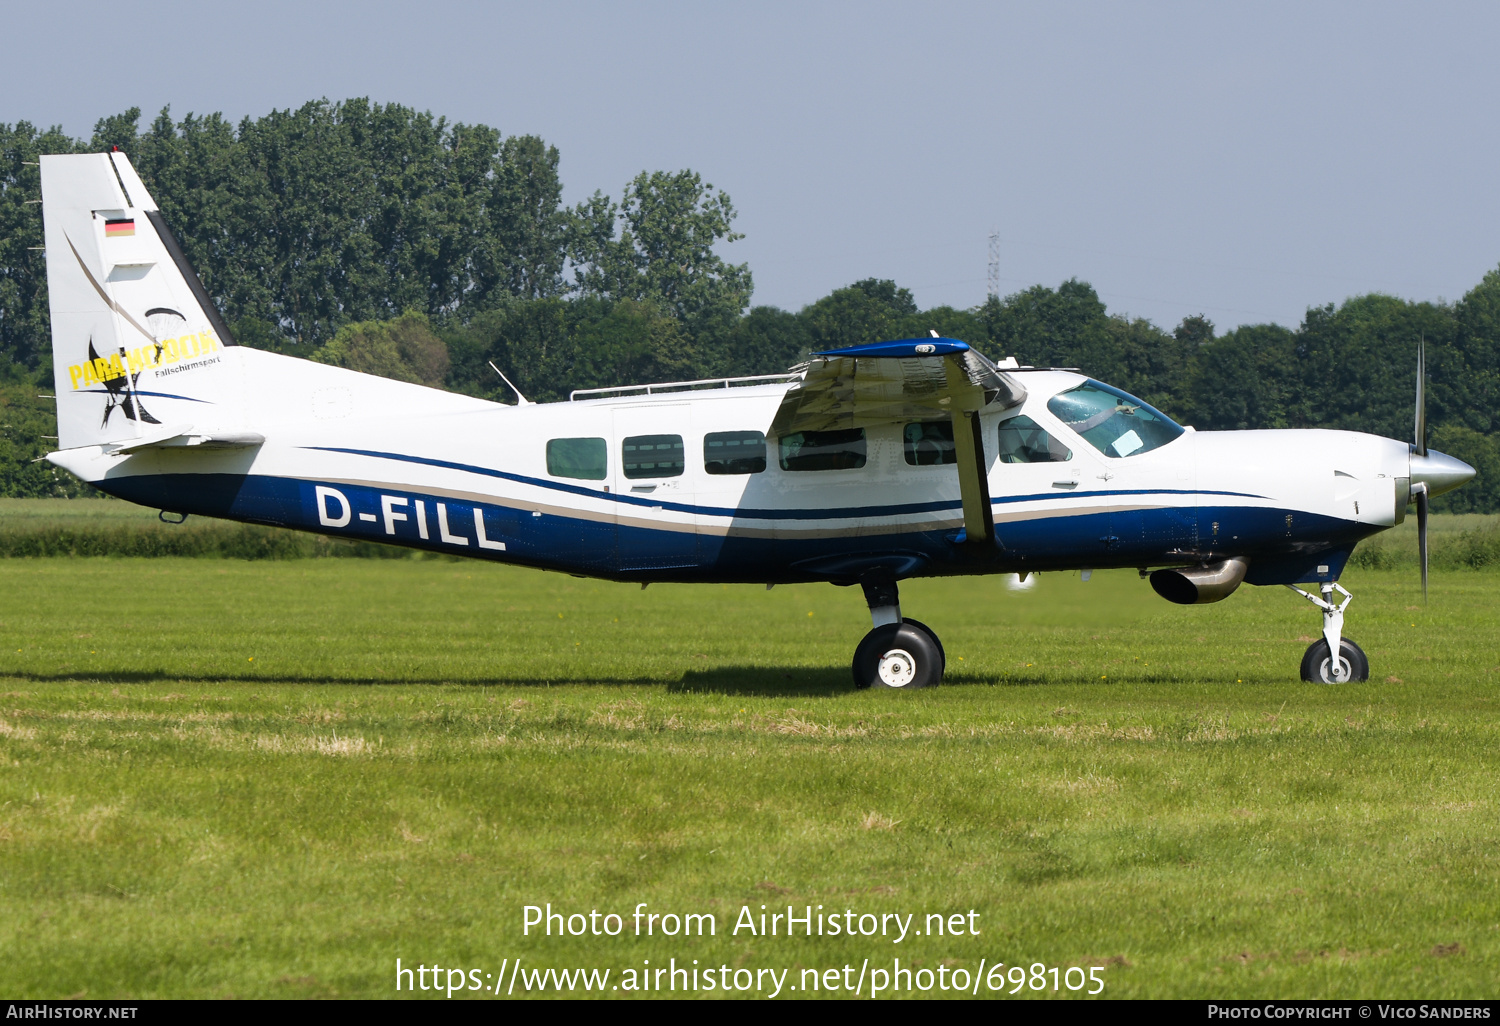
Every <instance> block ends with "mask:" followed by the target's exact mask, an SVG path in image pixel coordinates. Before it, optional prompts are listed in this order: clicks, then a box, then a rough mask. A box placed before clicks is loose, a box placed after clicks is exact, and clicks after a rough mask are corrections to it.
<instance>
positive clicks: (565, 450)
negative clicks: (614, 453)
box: [547, 438, 609, 481]
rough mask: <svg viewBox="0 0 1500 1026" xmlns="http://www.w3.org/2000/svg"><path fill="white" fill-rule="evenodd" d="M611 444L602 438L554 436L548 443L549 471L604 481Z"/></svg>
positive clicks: (566, 475) (554, 475) (586, 479)
mask: <svg viewBox="0 0 1500 1026" xmlns="http://www.w3.org/2000/svg"><path fill="white" fill-rule="evenodd" d="M608 460H609V446H608V444H607V443H606V442H605V441H604V439H602V438H554V439H552V440H551V441H549V442H548V443H547V473H549V474H551V475H552V476H553V477H574V478H577V479H579V480H580V481H603V480H604V474H605V471H606V470H607V469H608V468H607V463H608Z"/></svg>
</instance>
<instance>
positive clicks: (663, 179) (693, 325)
mask: <svg viewBox="0 0 1500 1026" xmlns="http://www.w3.org/2000/svg"><path fill="white" fill-rule="evenodd" d="M734 218H735V211H734V204H733V203H731V202H730V199H729V195H728V194H727V193H725V192H723V191H721V190H717V189H715V188H714V187H713V185H712V184H709V183H706V182H704V181H703V179H702V177H701V176H699V175H698V174H697V173H696V172H694V171H679V172H677V173H676V174H670V173H668V172H665V171H655V172H646V171H642V172H641V173H640V174H639V175H637V176H636V177H635V178H634V179H633V180H632V181H631V182H630V184H628V185H627V186H626V187H625V193H624V198H623V199H622V200H621V202H620V203H619V204H618V205H616V204H615V203H613V202H611V201H610V200H609V198H608V197H606V196H603V195H601V194H599V193H595V194H594V196H593V197H592V198H590V199H589V200H587V201H586V202H584V203H581V204H579V205H578V207H577V208H576V209H575V210H574V213H573V229H572V244H571V256H572V259H573V261H574V263H575V265H576V267H575V270H574V275H575V282H576V285H577V287H578V289H579V290H580V291H581V292H583V293H584V294H586V295H593V296H599V297H603V298H605V299H610V300H625V299H628V300H635V301H640V302H645V303H650V304H652V305H654V306H656V307H658V308H661V309H664V310H667V311H670V312H671V313H672V315H674V316H675V317H676V318H677V320H678V321H679V322H681V324H682V325H683V326H684V327H685V328H686V329H687V331H688V332H689V333H691V334H692V335H693V336H694V337H695V338H698V339H700V340H703V341H705V342H717V341H720V340H722V339H723V338H724V337H725V336H726V335H727V334H728V333H729V331H730V330H731V329H732V328H733V327H734V324H735V322H736V321H737V320H738V319H739V317H740V315H741V313H742V312H743V311H744V309H745V307H746V306H747V305H748V304H749V302H750V293H751V291H752V290H753V284H752V281H751V276H750V268H749V267H748V266H747V265H745V264H730V263H727V262H726V261H725V260H724V258H723V257H721V256H720V255H719V254H718V253H717V252H715V246H716V244H717V243H719V242H720V241H724V242H734V241H735V240H737V239H741V238H744V236H743V235H741V234H739V233H738V232H734V231H731V230H730V225H731V224H732V223H733V222H734ZM616 228H618V229H619V233H618V235H616Z"/></svg>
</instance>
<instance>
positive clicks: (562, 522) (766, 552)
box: [98, 474, 1378, 584]
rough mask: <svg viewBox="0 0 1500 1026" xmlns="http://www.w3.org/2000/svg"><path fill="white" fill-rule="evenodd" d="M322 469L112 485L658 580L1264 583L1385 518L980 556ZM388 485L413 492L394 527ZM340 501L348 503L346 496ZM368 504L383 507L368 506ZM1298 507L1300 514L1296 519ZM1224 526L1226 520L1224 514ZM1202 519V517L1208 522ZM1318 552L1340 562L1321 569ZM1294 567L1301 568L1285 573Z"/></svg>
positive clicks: (1045, 526) (1137, 516) (1053, 520)
mask: <svg viewBox="0 0 1500 1026" xmlns="http://www.w3.org/2000/svg"><path fill="white" fill-rule="evenodd" d="M317 486H318V482H315V481H304V480H299V479H290V478H277V477H266V476H255V475H252V476H238V475H229V474H171V475H152V476H128V477H113V478H107V479H105V480H104V481H102V482H99V485H98V487H100V488H101V489H102V490H104V491H107V492H109V493H110V494H113V495H116V496H119V497H120V498H123V499H127V500H129V501H131V502H136V503H139V504H141V505H144V506H150V507H156V508H162V509H168V510H172V511H177V512H184V513H196V514H199V515H202V516H213V517H223V518H226V519H231V520H242V521H250V522H259V523H267V524H275V525H280V526H285V527H290V528H295V529H299V530H304V531H313V532H317V533H322V534H328V535H332V536H334V537H347V538H352V539H358V540H366V541H378V542H387V543H391V544H397V545H405V546H410V547H414V548H422V549H426V550H429V551H434V552H447V553H451V554H455V555H468V556H475V557H479V558H487V559H495V560H501V561H505V562H514V563H520V564H524V565H529V566H537V567H543V568H546V569H553V570H561V571H566V572H573V573H586V574H594V575H599V576H619V577H629V578H631V579H650V580H713V581H738V580H744V581H777V582H779V581H796V580H807V579H810V578H813V579H820V578H822V577H825V576H827V574H821V573H810V572H803V571H799V570H797V569H796V566H795V564H797V563H800V562H805V561H813V560H816V561H817V563H816V565H818V566H827V565H831V562H830V561H836V560H837V558H838V557H841V556H845V555H847V556H850V557H859V556H863V555H868V556H871V557H872V558H873V557H878V556H881V555H883V554H889V553H901V554H903V555H905V556H909V557H911V565H913V566H915V567H918V568H919V569H916V570H915V571H914V572H913V573H912V576H935V575H950V574H973V573H994V572H999V571H1003V570H1007V569H1010V570H1057V569H1071V568H1089V567H1108V566H1138V565H1150V566H1162V565H1170V564H1172V563H1174V562H1191V561H1193V560H1191V559H1188V558H1185V557H1184V556H1183V555H1182V553H1184V552H1194V551H1204V552H1207V551H1212V552H1215V553H1218V554H1220V555H1231V554H1232V555H1240V556H1246V557H1249V558H1250V561H1251V574H1250V580H1251V582H1252V583H1256V584H1272V583H1291V582H1292V581H1293V580H1301V581H1307V580H1324V579H1333V578H1337V576H1338V574H1339V573H1340V572H1341V571H1342V568H1343V563H1344V560H1346V559H1347V557H1348V554H1349V550H1350V549H1352V547H1353V545H1354V542H1356V541H1357V540H1358V539H1359V538H1361V537H1364V536H1365V535H1368V534H1372V533H1374V532H1375V531H1376V530H1378V528H1373V527H1371V526H1369V525H1365V524H1357V523H1352V522H1350V521H1344V520H1339V519H1336V518H1332V517H1323V516H1318V515H1315V514H1310V513H1302V512H1296V511H1293V512H1290V513H1289V512H1288V511H1286V510H1281V509H1266V508H1263V507H1247V506H1213V507H1205V508H1203V509H1201V510H1200V509H1197V508H1194V507H1185V508H1164V509H1162V508H1158V509H1145V510H1131V511H1126V512H1123V513H1115V512H1110V513H1091V514H1082V515H1074V516H1068V515H1056V516H1047V515H1044V514H1039V515H1038V516H1037V517H1035V518H1034V519H1029V520H1015V521H1008V522H1004V523H1001V524H998V525H997V528H996V530H997V534H998V540H999V543H1000V546H1001V548H1000V549H999V550H998V551H996V550H988V549H983V550H981V553H980V554H979V555H978V556H976V555H975V553H974V551H973V549H971V548H970V547H969V546H965V545H962V544H956V543H955V542H954V540H953V538H954V534H955V532H953V531H951V530H947V529H941V530H918V529H913V530H909V531H902V532H896V533H890V534H880V535H863V536H852V535H849V534H846V533H841V532H840V531H839V530H838V529H830V530H828V531H827V532H826V533H822V534H819V535H818V536H816V537H812V538H774V537H773V538H767V537H763V536H746V535H733V534H731V535H729V536H727V537H726V536H723V535H711V534H694V533H692V532H687V531H668V530H658V529H653V528H650V527H638V526H634V525H624V524H621V525H616V524H615V523H614V522H612V521H592V520H586V519H583V518H580V517H570V516H563V515H555V514H551V513H546V514H540V515H538V514H536V513H534V512H533V511H530V510H524V509H515V508H512V507H508V506H501V505H498V504H486V503H473V502H469V501H464V500H456V499H451V498H447V497H445V496H433V495H427V494H424V493H422V492H420V491H414V490H410V489H377V488H371V487H367V486H364V485H350V484H339V485H336V486H325V487H334V488H335V489H336V490H337V491H338V492H339V493H340V494H342V495H343V496H345V498H346V499H347V501H348V503H349V506H350V514H351V516H350V521H349V524H348V525H347V526H346V527H339V528H330V527H325V526H323V524H322V523H321V522H320V519H319V516H318V510H317V502H316V498H315V491H314V489H315V488H316V487H317ZM381 496H393V497H395V498H398V499H405V500H407V501H406V505H404V506H399V507H398V512H400V513H402V514H405V516H406V517H407V519H405V520H396V521H394V522H393V523H392V524H391V530H390V531H389V532H387V530H386V522H385V517H384V513H383V510H382V508H381V501H380V500H381ZM417 500H421V501H422V502H423V503H424V507H425V516H426V525H427V534H428V537H427V539H425V540H424V539H422V538H421V537H420V535H419V530H418V524H417V520H416V517H417V516H418V513H417V510H416V501H417ZM440 504H441V505H442V506H443V508H444V509H445V511H446V513H447V520H448V526H449V530H450V532H451V534H452V536H453V537H454V538H462V539H464V540H466V541H467V544H458V543H457V542H446V543H445V542H443V541H442V539H441V537H440V531H439V522H438V512H437V508H438V506H439V505H440ZM476 508H477V509H479V510H480V515H481V516H482V517H483V522H484V526H485V533H486V535H487V536H488V537H489V538H490V539H491V540H494V541H500V542H504V544H505V546H506V548H505V551H504V552H499V551H495V550H482V549H480V548H479V546H478V537H477V534H476V531H475V524H474V510H475V509H476ZM327 512H329V513H331V514H337V513H339V512H340V511H339V509H338V508H337V504H336V503H334V504H331V505H330V506H329V507H328V509H327ZM361 514H363V515H365V516H368V517H372V518H373V519H362V518H361ZM1288 517H1290V518H1291V523H1290V524H1289V523H1288ZM1213 524H1217V525H1218V533H1217V535H1215V534H1214V533H1213V528H1212V527H1211V526H1210V525H1213ZM1200 525H1201V527H1200ZM1318 565H1327V566H1329V568H1330V569H1329V570H1328V571H1324V572H1323V573H1321V574H1319V573H1317V572H1316V570H1315V568H1316V566H1318ZM1283 578H1288V579H1287V580H1283Z"/></svg>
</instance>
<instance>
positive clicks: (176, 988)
mask: <svg viewBox="0 0 1500 1026" xmlns="http://www.w3.org/2000/svg"><path fill="white" fill-rule="evenodd" d="M1345 583H1346V584H1347V585H1348V586H1349V587H1350V588H1351V589H1352V590H1353V591H1354V593H1355V601H1354V603H1353V605H1351V607H1350V609H1349V622H1348V626H1347V630H1348V633H1349V635H1350V636H1351V637H1353V638H1354V639H1356V640H1357V641H1359V642H1360V643H1361V644H1362V645H1363V647H1364V648H1365V649H1366V651H1367V652H1368V653H1369V655H1370V660H1371V664H1372V680H1371V682H1369V683H1367V684H1361V685H1349V686H1343V687H1317V686H1313V685H1307V684H1302V683H1300V682H1298V681H1297V680H1296V679H1295V678H1296V670H1297V663H1298V659H1299V658H1300V656H1301V654H1302V651H1303V649H1304V648H1305V647H1306V645H1307V644H1308V642H1309V641H1310V640H1311V638H1312V637H1313V636H1314V634H1315V632H1316V630H1317V625H1318V621H1317V616H1316V612H1315V610H1313V609H1312V608H1311V607H1309V606H1307V605H1306V603H1303V602H1301V601H1300V600H1297V599H1295V597H1294V596H1291V595H1290V594H1288V593H1286V592H1285V591H1284V590H1283V589H1256V588H1243V589H1241V590H1240V592H1239V593H1237V594H1236V595H1234V596H1233V597H1232V598H1230V599H1229V600H1227V601H1225V602H1223V603H1220V604H1218V605H1213V606H1204V607H1192V608H1178V607H1172V606H1168V605H1167V604H1166V603H1164V602H1162V601H1161V600H1159V599H1157V598H1156V597H1155V596H1154V595H1153V594H1151V593H1150V590H1149V588H1148V586H1147V585H1146V584H1145V583H1143V582H1141V581H1138V580H1136V578H1135V575H1134V574H1113V573H1109V574H1105V573H1100V574H1096V575H1095V576H1094V578H1093V580H1092V581H1090V582H1088V583H1083V582H1081V581H1080V580H1079V579H1078V578H1077V577H1076V576H1069V575H1061V574H1059V575H1044V576H1043V577H1042V578H1041V580H1040V583H1039V584H1038V585H1037V586H1036V587H1035V588H1033V589H1030V590H1027V591H1011V590H1008V589H1007V588H1006V587H1005V585H1004V583H1003V582H1002V581H1001V580H998V579H980V580H966V581H929V582H909V583H908V584H907V585H906V586H904V588H903V604H904V606H905V608H906V610H907V612H908V613H909V615H914V616H917V617H919V618H921V619H922V620H924V621H926V622H927V623H929V624H931V625H933V626H934V627H935V628H937V629H938V630H939V632H940V633H941V634H942V636H943V639H944V642H945V644H946V647H947V651H948V658H949V672H948V679H947V682H946V683H945V684H944V686H943V687H941V688H938V689H936V690H933V691H929V692H918V693H912V694H875V693H868V692H858V693H857V692H853V691H852V690H850V687H849V681H848V676H849V673H848V668H847V667H848V660H849V655H850V652H851V650H852V648H853V645H854V644H855V642H856V641H857V640H858V639H859V637H860V635H861V634H862V632H863V631H864V630H865V628H866V627H867V625H868V621H867V618H866V615H865V612H864V609H863V607H862V603H861V601H860V597H859V595H858V594H857V592H855V591H851V590H849V589H836V588H832V587H828V586H807V587H790V588H777V589H775V590H774V591H772V592H769V593H767V592H765V591H764V590H761V589H753V588H748V587H720V586H712V587H709V586H654V587H652V588H650V589H649V590H648V591H645V592H641V591H640V590H638V589H636V588H634V587H627V586H621V585H612V584H604V583H599V582H591V581H583V580H577V579H573V578H568V577H562V576H557V575H544V574H540V573H535V572H531V571H521V570H514V569H509V568H504V567H498V566H491V565H483V564H472V563H448V562H435V561H416V560H396V561H377V560H290V561H279V562H278V561H268V562H245V561H237V560H189V559H170V558H159V559H11V560H0V642H3V643H4V647H3V648H0V994H4V995H7V996H23V995H24V996H27V997H59V996H67V995H82V996H87V997H91V998H104V997H111V996H139V997H153V996H209V997H218V996H230V995H233V996H239V997H259V996H266V997H298V996H348V997H353V996H391V995H394V986H395V974H394V970H395V960H396V958H397V957H400V958H401V959H402V960H403V964H404V965H407V966H410V965H414V964H418V963H420V964H425V965H431V964H433V963H438V964H441V965H442V966H444V968H445V970H446V969H447V968H449V967H462V968H464V969H475V970H478V971H479V972H480V974H481V977H482V976H483V974H484V973H486V972H496V971H498V970H500V969H501V968H502V966H503V965H504V964H505V963H504V962H503V960H505V959H514V958H516V957H517V956H522V957H523V959H524V963H523V964H524V965H526V966H535V967H538V968H540V967H549V966H553V967H566V968H592V967H597V968H601V969H603V968H609V969H612V970H613V971H614V972H615V973H616V975H615V976H613V977H612V980H617V979H619V976H618V973H619V972H620V970H622V969H624V968H627V967H636V968H639V967H642V964H643V960H646V959H650V960H651V963H652V965H653V966H658V967H659V966H661V965H663V964H665V963H666V962H667V960H669V959H670V958H674V957H675V958H676V959H677V962H678V964H679V965H682V964H684V963H685V962H690V961H691V960H692V959H698V960H700V962H701V963H702V965H704V966H708V965H714V966H718V965H728V966H729V967H730V968H731V969H734V968H739V967H745V968H750V969H757V968H762V967H772V968H775V969H777V970H778V971H780V970H782V969H791V970H792V972H791V973H790V974H789V976H788V977H786V978H785V979H786V982H787V984H788V985H789V986H796V985H797V984H798V982H799V980H800V979H801V977H799V975H798V974H799V972H800V971H801V970H802V969H807V968H817V969H826V968H832V967H842V966H843V965H845V964H846V963H848V964H852V965H853V966H854V968H855V969H856V970H858V969H859V968H860V966H861V964H862V961H863V960H864V959H866V958H868V959H870V965H871V966H872V967H876V966H881V965H889V963H890V960H891V959H892V958H894V957H900V958H901V959H902V962H903V964H904V965H907V966H917V967H919V968H921V967H925V968H928V969H932V968H936V967H938V966H940V965H943V966H947V967H951V968H954V969H958V968H962V969H967V970H968V971H970V972H973V971H974V970H975V969H977V967H978V965H979V962H980V959H986V960H987V964H991V965H992V964H993V963H994V962H995V961H996V960H999V961H1002V962H1004V963H1005V964H1006V966H1007V967H1009V966H1010V965H1014V964H1022V965H1030V964H1031V963H1034V962H1041V963H1043V964H1045V965H1048V966H1053V965H1056V966H1061V967H1066V966H1069V965H1075V964H1076V965H1086V966H1088V965H1099V966H1105V967H1107V968H1106V969H1105V971H1104V973H1103V976H1104V978H1105V980H1106V981H1107V985H1106V991H1105V995H1106V996H1113V997H1127V996H1176V997H1187V996H1223V997H1232V996H1276V997H1289V996H1361V997H1370V996H1388V997H1398V996H1423V997H1439V996H1448V997H1493V996H1494V995H1495V992H1496V982H1495V981H1496V979H1497V976H1500V886H1497V884H1500V816H1497V812H1500V803H1497V781H1500V773H1497V770H1500V746H1497V740H1500V736H1497V735H1500V729H1497V719H1500V694H1497V689H1496V684H1497V683H1500V665H1497V664H1500V630H1497V626H1496V622H1495V614H1494V610H1495V608H1496V606H1497V600H1500V575H1496V574H1490V573H1475V572H1445V573H1438V574H1435V575H1434V578H1433V593H1432V601H1431V603H1430V604H1428V605H1425V606H1424V605H1423V604H1422V602H1421V597H1420V589H1419V586H1418V583H1417V580H1416V576H1415V574H1414V573H1413V572H1405V571H1403V572H1394V571H1380V570H1354V571H1351V573H1350V574H1349V575H1348V576H1347V577H1346V579H1345ZM545 902H551V904H552V906H553V907H554V909H560V910H563V911H568V912H572V911H582V912H587V911H588V910H590V909H595V908H597V909H599V910H600V911H601V912H618V913H621V914H623V915H625V916H626V920H625V922H626V924H627V926H626V930H625V932H624V933H622V934H621V935H620V936H618V937H613V938H610V937H592V936H585V937H574V938H567V939H559V938H558V937H555V936H554V937H552V938H550V939H549V938H546V937H538V936H536V935H535V934H534V933H533V935H531V936H529V937H525V936H523V935H522V930H521V925H522V908H523V906H525V905H528V904H542V903H545ZM638 902H647V903H649V909H650V910H652V911H657V912H669V911H672V912H678V913H682V912H713V913H715V914H716V915H717V924H718V933H717V936H715V937H713V938H703V939H698V938H696V937H695V938H693V939H691V940H688V939H684V938H681V937H678V938H662V937H660V936H651V937H644V936H636V935H635V934H633V933H632V932H631V931H630V929H629V925H628V924H629V923H630V919H629V914H630V912H631V911H632V910H633V909H634V908H635V906H636V905H637V903H638ZM762 904H765V905H768V906H771V909H770V910H771V911H774V910H777V909H784V907H785V906H786V905H788V904H790V905H793V906H795V907H796V909H797V910H798V914H799V915H800V914H801V909H802V908H803V907H804V906H806V905H809V904H810V905H813V906H817V905H823V906H824V907H825V912H832V911H837V912H840V913H842V912H843V911H844V910H845V909H852V910H854V911H855V913H856V914H859V913H866V912H868V913H891V912H895V913H902V914H906V913H915V914H916V919H915V920H914V923H915V924H917V928H920V925H921V924H922V923H923V922H924V921H925V920H924V917H925V915H926V914H928V913H936V912H942V913H966V912H968V910H970V909H973V910H976V911H977V912H978V913H979V916H978V918H977V920H975V922H976V924H977V926H978V928H979V929H980V931H982V932H981V934H980V936H978V937H970V936H952V937H949V936H945V937H934V936H909V937H907V939H906V940H904V941H902V942H901V943H899V944H894V943H892V941H891V939H890V938H889V937H887V938H884V939H882V938H880V937H861V938H856V939H852V940H851V939H849V938H846V937H836V938H835V937H828V936H824V937H821V938H818V937H814V938H811V939H808V938H802V937H797V938H791V939H789V938H786V937H784V936H777V937H752V936H748V935H747V934H746V933H745V931H743V930H742V931H741V932H740V934H739V935H738V936H731V935H730V930H731V928H732V926H733V925H734V922H735V919H736V917H737V915H738V913H739V910H740V908H741V907H742V906H745V905H748V906H750V907H751V909H752V911H753V912H754V913H755V914H756V915H758V914H759V911H760V908H759V907H760V906H761V905H762ZM521 991H522V987H521V986H519V985H518V986H517V993H518V994H519V993H520V992H521ZM419 993H420V992H419ZM503 993H504V992H503V991H502V995H503ZM719 993H721V992H719V991H715V992H714V994H719ZM784 993H785V994H787V995H788V996H807V995H806V993H805V992H804V991H801V990H799V991H795V992H784ZM932 993H934V994H936V993H940V992H938V991H933V992H932ZM980 993H981V994H983V993H985V990H984V989H983V988H981V990H980ZM1023 993H1026V994H1028V995H1029V994H1030V993H1031V992H1030V991H1024V992H1023ZM1046 993H1047V994H1049V995H1050V993H1051V992H1050V990H1049V991H1047V992H1046ZM422 996H427V997H431V996H432V995H431V994H430V993H429V994H426V995H422ZM455 996H457V995H455Z"/></svg>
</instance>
